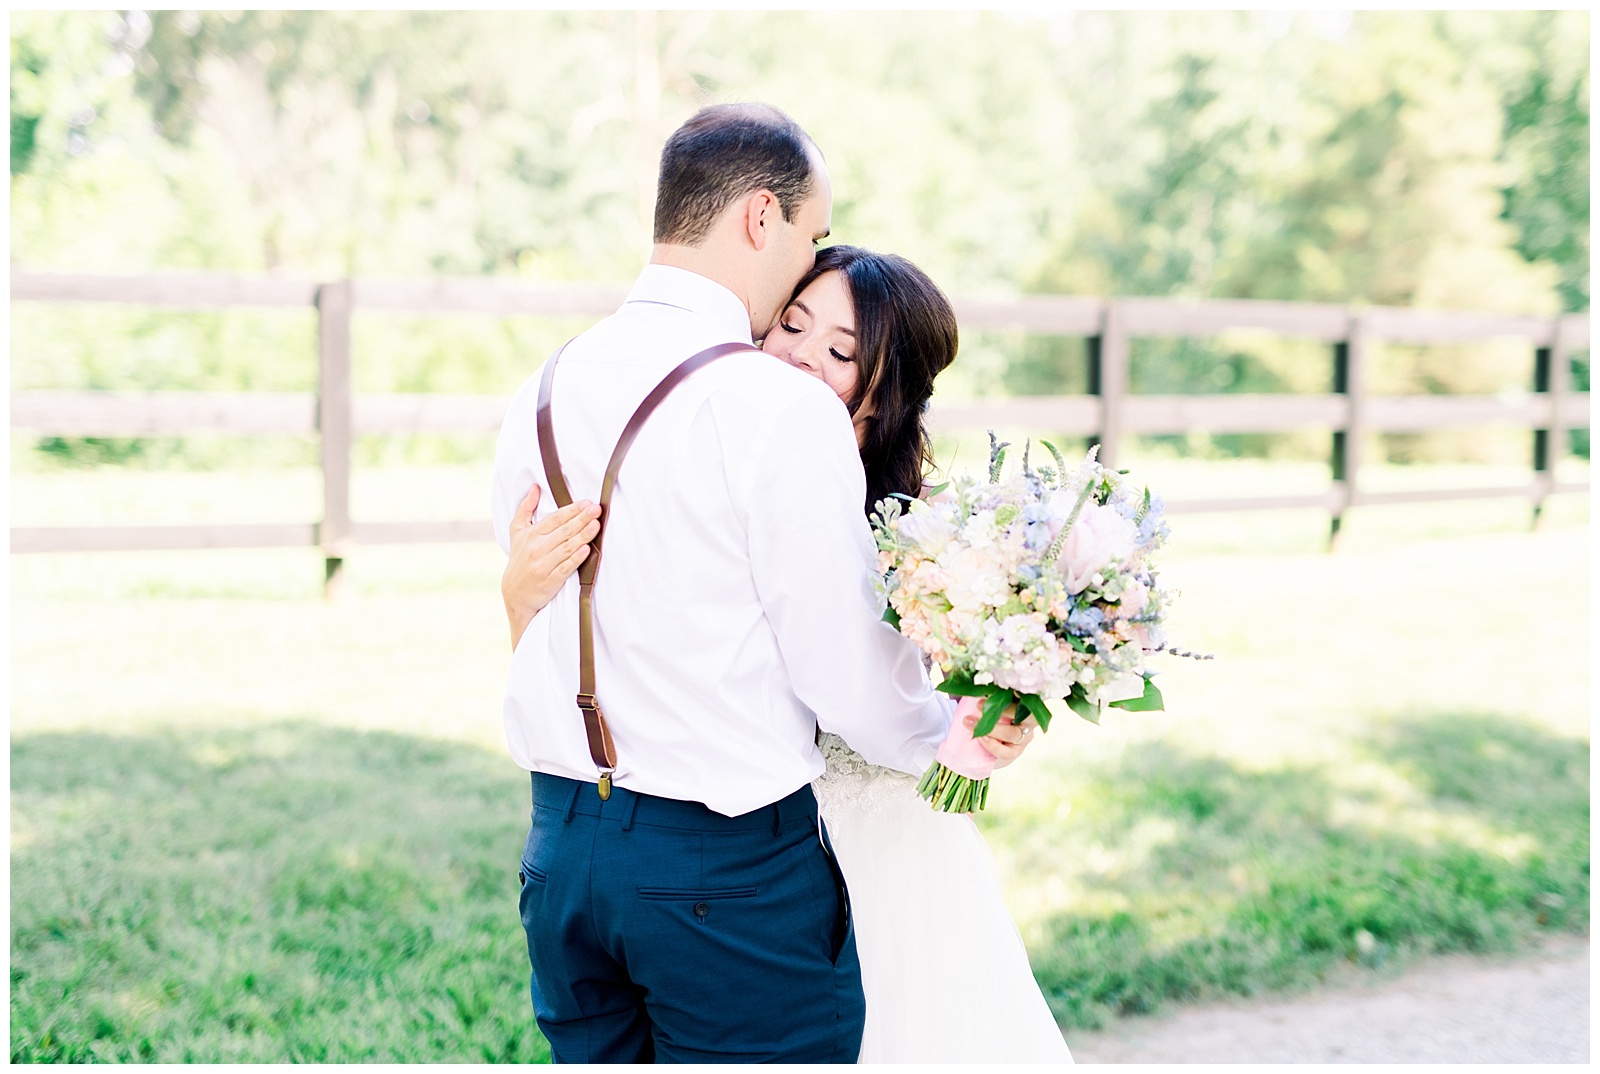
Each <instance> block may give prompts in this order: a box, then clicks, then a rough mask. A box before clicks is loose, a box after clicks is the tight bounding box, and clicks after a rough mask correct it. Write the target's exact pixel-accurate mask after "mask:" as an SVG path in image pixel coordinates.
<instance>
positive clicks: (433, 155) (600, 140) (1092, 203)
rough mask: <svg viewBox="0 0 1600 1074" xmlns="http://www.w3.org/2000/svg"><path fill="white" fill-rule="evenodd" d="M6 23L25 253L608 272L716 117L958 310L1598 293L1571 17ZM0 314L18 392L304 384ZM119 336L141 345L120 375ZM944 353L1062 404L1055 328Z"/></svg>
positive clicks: (1448, 375) (1414, 362)
mask: <svg viewBox="0 0 1600 1074" xmlns="http://www.w3.org/2000/svg"><path fill="white" fill-rule="evenodd" d="M11 26H12V37H11V147H12V153H11V168H12V175H11V198H12V245H11V263H12V265H13V267H16V268H27V269H44V270H62V271H116V272H138V271H145V270H152V269H179V268H183V269H223V270H236V271H269V272H280V273H285V274H290V275H296V276H315V277H320V278H331V277H336V276H340V275H344V274H365V275H397V274H424V273H450V274H479V273H489V274H501V275H516V276H524V277H528V278H533V279H541V280H609V281H617V282H622V281H626V280H627V279H629V278H630V277H631V275H632V274H633V273H634V272H635V271H636V270H637V268H638V267H639V265H640V264H642V263H643V261H644V259H645V257H646V255H647V253H648V247H649V220H650V216H651V209H652V201H653V185H654V179H655V165H656V156H657V153H658V152H659V146H660V143H661V141H662V140H663V139H664V138H665V136H666V135H667V134H668V133H669V132H670V131H671V130H672V129H673V127H675V126H676V125H677V124H678V123H679V122H681V121H682V119H684V118H685V117H686V116H687V115H689V114H690V113H691V112H692V111H693V110H694V109H695V108H696V107H698V106H700V105H701V104H703V103H706V102H709V101H716V100H733V99H760V100H767V101H771V102H773V103H776V104H778V105H779V106H781V107H783V108H785V109H786V110H788V111H789V112H790V113H791V114H793V115H794V116H795V117H796V118H797V119H798V120H799V121H800V122H801V123H802V124H803V125H804V126H806V128H807V129H808V130H810V131H811V132H812V133H813V134H814V135H815V137H816V138H817V140H818V142H819V143H820V144H821V146H822V147H823V149H824V152H825V153H826V155H827V157H828V160H829V164H830V168H831V170H832V173H833V179H834V186H835V191H836V199H837V201H836V208H835V218H834V223H835V226H834V234H835V236H837V237H838V239H839V240H841V241H847V242H856V243H860V244H863V245H868V246H874V247H879V248H883V249H889V250H894V251H896V252H899V253H903V254H905V255H906V256H908V257H911V258H912V259H913V260H915V261H917V262H918V263H919V264H921V265H922V266H923V267H925V268H926V269H927V270H928V271H929V272H930V273H931V274H932V275H933V276H934V277H935V279H937V280H938V281H939V282H940V283H941V284H942V285H943V286H944V287H945V288H946V289H947V290H948V291H950V292H951V293H954V294H976V293H986V292H987V293H1005V292H1018V291H1050V292H1078V293H1115V294H1139V295H1182V296H1194V297H1213V298H1217V297H1242V298H1276V299H1302V300H1316V301H1330V302H1352V301H1353V302H1372V303H1383V304H1395V305H1421V306H1432V307H1445V308H1451V307H1454V308H1474V309H1493V310H1504V311H1508V312H1509V311H1515V312H1525V313H1542V314H1549V313H1555V312H1557V311H1560V310H1569V311H1576V310H1587V309H1588V305H1589V277H1588V260H1589V246H1588V243H1589V239H1588V236H1589V200H1588V191H1589V171H1588V160H1589V113H1588V87H1589V66H1588V41H1589V21H1588V15H1587V13H1585V12H1579V11H1565V12H1532V11H1528V12H1498V13H1487V12H1485V13H1476V12H1417V13H1358V14H1354V15H1351V14H1348V13H1346V14H1338V13H1328V14H1314V13H1300V14H1294V13H1240V12H1232V13H1230V12H1212V13H1172V14H1166V13H1153V12H1137V13H1135V12H1127V13H1079V14H1062V15H1049V16H1046V15H1023V14H1003V13H916V14H910V13H898V14H871V15H865V14H861V15H858V14H846V13H733V12H723V13H706V12H613V13H605V12H588V13H571V12H531V13H530V12H525V13H515V14H513V13H441V12H335V11H325V12H281V11H280V12H272V11H258V12H218V11H205V12H173V11H164V12H142V11H128V12H123V13H120V14H113V13H98V14H96V13H57V12H51V13H40V12H35V13H18V14H16V15H15V16H14V17H13V19H12V23H11ZM230 316H233V315H230ZM234 319H235V320H236V319H237V318H236V317H235V318H234ZM18 320H19V323H18V325H17V327H15V328H14V329H13V344H14V354H15V355H16V357H15V358H14V372H13V383H14V386H17V387H46V386H59V387H64V386H99V387H147V388H154V387H202V386H207V387H222V386H228V385H232V386H239V387H243V386H249V385H255V386H261V387H264V386H268V385H271V386H282V387H289V386H295V387H303V386H307V385H308V384H309V380H310V376H311V368H312V367H311V366H310V364H309V360H308V359H307V357H306V355H305V354H301V353H300V352H299V351H295V350H294V347H288V349H287V350H285V343H284V332H285V331H291V334H293V333H294V332H300V331H301V329H299V328H294V329H292V330H285V329H282V328H279V329H269V328H266V327H263V326H262V325H260V324H257V323H256V322H250V323H251V324H252V325H255V327H252V328H250V329H249V330H244V331H242V332H241V331H234V332H233V334H232V335H231V336H230V333H229V330H227V329H226V328H225V327H224V326H222V325H221V323H220V321H219V320H218V319H217V318H211V319H209V320H208V319H207V318H204V317H191V318H187V319H184V318H176V319H175V318H174V315H171V314H165V315H159V316H157V315H147V314H141V313H137V312H133V311H119V312H115V313H105V314H103V315H102V314H99V313H97V314H94V315H92V316H87V317H84V316H79V311H74V312H73V313H72V315H71V316H70V317H63V316H62V315H61V313H60V311H55V312H53V313H52V312H46V311H37V312H34V311H22V315H21V316H20V317H19V318H18ZM106 333H113V334H116V335H117V336H119V338H127V339H130V340H137V339H139V338H146V339H149V340H155V341H156V342H151V343H150V344H149V345H148V346H147V347H146V350H145V352H144V354H145V357H144V358H143V359H139V358H136V357H131V355H133V354H134V353H135V352H136V351H137V350H138V347H137V345H136V344H135V343H130V344H128V346H127V347H124V348H123V349H122V351H120V352H118V353H119V354H120V355H121V357H117V358H111V357H107V354H106V348H105V347H104V346H103V344H104V336H105V334H106ZM379 335H382V333H379ZM225 337H226V338H225ZM402 337H403V338H402ZM529 339H530V337H528V336H527V334H526V333H523V334H522V335H518V334H517V333H515V332H511V333H509V334H508V333H506V332H496V331H483V330H471V331H465V332H459V331H456V329H455V328H454V327H453V326H452V325H450V324H446V323H445V322H443V321H438V320H435V321H430V322H426V323H422V324H418V325H415V326H410V327H409V328H408V329H407V330H406V332H404V333H401V334H395V333H391V334H389V335H384V336H383V337H382V338H381V339H378V338H377V337H374V339H373V341H372V343H373V345H372V346H369V347H367V348H366V350H367V351H368V352H369V353H364V354H363V356H362V361H363V362H365V363H367V370H366V373H365V374H364V375H365V376H367V377H368V378H369V380H368V383H369V384H370V385H377V384H380V383H381V385H383V386H386V387H395V386H405V387H408V388H411V389H415V390H443V389H444V388H445V387H446V386H448V387H449V388H450V389H451V390H479V391H505V390H509V389H510V388H512V387H513V386H514V385H515V384H516V383H518V382H519V381H520V380H521V378H522V377H523V376H525V375H526V373H527V372H528V370H529V369H531V368H532V367H533V366H534V365H536V364H537V362H538V360H539V358H540V357H542V355H540V354H528V353H524V350H525V348H526V347H528V346H532V345H533V344H531V343H530V342H529ZM965 342H966V344H967V346H966V348H965V353H964V355H963V359H964V360H963V362H961V363H958V366H957V367H956V368H955V369H953V370H952V371H951V374H950V375H949V376H948V378H947V379H948V380H949V381H950V384H948V385H946V386H945V390H946V391H948V392H950V393H953V394H967V395H983V394H989V393H1028V392H1055V391H1074V390H1081V387H1082V384H1081V375H1082V374H1081V343H1080V342H1079V341H1073V340H1059V339H1050V338H1047V337H1030V338H1026V339H1024V338H1021V337H1016V338H1002V337H1001V336H999V335H997V334H987V335H986V334H979V333H972V334H971V337H970V338H969V339H968V340H966V341H965ZM22 344H26V345H22ZM539 345H541V346H542V343H541V344H539ZM129 348H132V349H131V350H130V349H129ZM301 350H304V348H303V347H302V348H301ZM223 351H226V352H227V353H225V354H224V353H222V352H223ZM201 352H206V353H210V354H211V355H212V357H211V358H209V359H206V358H195V357H192V356H191V357H189V358H184V357H182V355H184V354H190V355H193V354H200V353H201ZM290 352H294V354H293V355H291V353H290ZM296 355H297V356H296ZM1384 361H1385V362H1386V363H1387V364H1386V365H1384V367H1383V368H1381V369H1379V370H1377V371H1376V373H1375V375H1376V376H1377V377H1378V378H1379V379H1380V380H1382V381H1383V382H1384V383H1386V384H1389V385H1391V387H1392V388H1393V390H1421V391H1429V390H1441V391H1442V390H1454V391H1463V390H1467V391H1476V390H1485V391H1494V390H1502V389H1505V388H1507V387H1512V386H1517V385H1520V384H1521V382H1522V381H1523V380H1524V379H1525V372H1524V371H1523V370H1522V366H1523V365H1524V364H1525V361H1524V359H1523V358H1519V357H1516V356H1511V355H1508V354H1506V353H1502V352H1499V351H1496V350H1495V349H1494V348H1492V347H1491V348H1476V349H1466V348H1432V349H1430V350H1429V351H1428V352H1427V353H1426V354H1424V353H1421V352H1417V353H1407V352H1404V351H1403V350H1395V351H1394V352H1393V353H1390V354H1388V355H1387V357H1386V358H1385V359H1384ZM208 363H209V365H208ZM1326 366H1327V362H1326V356H1325V355H1323V354H1322V352H1321V351H1320V350H1318V349H1316V348H1312V349H1311V350H1307V349H1306V348H1302V347H1297V346H1296V345H1294V344H1293V343H1292V342H1290V343H1288V344H1285V343H1283V342H1281V341H1259V340H1258V341H1250V340H1242V341H1241V340H1200V341H1171V342H1164V341H1145V342H1143V343H1141V344H1140V350H1139V351H1138V352H1137V353H1136V355H1135V368H1134V376H1135V388H1136V390H1145V391H1217V390H1223V391H1285V390H1287V391H1321V390H1325V388H1326V382H1327V368H1326ZM273 369H276V370H278V372H277V373H274V372H272V370H273ZM207 370H209V373H208V372H207ZM462 370H467V371H468V372H467V373H466V374H463V373H462ZM1577 372H1578V373H1579V375H1580V377H1583V378H1586V377H1587V365H1586V363H1585V364H1584V365H1583V366H1582V368H1580V369H1579V370H1577ZM463 377H464V378H465V379H464V380H463ZM1585 382H1586V380H1585ZM1243 445H1244V441H1241V440H1239V438H1235V439H1234V441H1233V442H1232V446H1231V447H1228V448H1227V450H1230V451H1233V450H1241V449H1244V447H1243ZM1225 446H1226V445H1225Z"/></svg>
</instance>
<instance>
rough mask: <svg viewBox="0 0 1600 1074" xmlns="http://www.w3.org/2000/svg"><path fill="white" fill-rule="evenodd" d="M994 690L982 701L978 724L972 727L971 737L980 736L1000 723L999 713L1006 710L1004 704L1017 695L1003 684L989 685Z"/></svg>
mask: <svg viewBox="0 0 1600 1074" xmlns="http://www.w3.org/2000/svg"><path fill="white" fill-rule="evenodd" d="M990 689H992V690H993V691H994V692H993V693H992V694H990V695H989V699H988V700H987V701H985V702H984V703H983V715H982V716H980V717H978V726H976V727H974V728H973V729H972V737H973V738H982V737H983V736H984V735H987V734H988V733H989V732H990V731H993V730H994V729H995V727H996V726H997V725H998V724H999V723H1000V717H1001V715H1002V714H1003V713H1004V712H1005V711H1006V706H1007V705H1009V704H1011V703H1012V702H1013V701H1015V700H1016V699H1017V695H1016V694H1014V693H1012V692H1011V691H1010V690H1007V689H1006V688H1005V687H1003V686H994V687H990Z"/></svg>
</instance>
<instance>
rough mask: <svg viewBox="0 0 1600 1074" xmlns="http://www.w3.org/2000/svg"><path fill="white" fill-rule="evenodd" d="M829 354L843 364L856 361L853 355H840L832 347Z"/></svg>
mask: <svg viewBox="0 0 1600 1074" xmlns="http://www.w3.org/2000/svg"><path fill="white" fill-rule="evenodd" d="M828 353H829V354H831V355H833V356H834V357H835V358H837V359H838V360H839V361H841V362H853V361H855V360H856V359H855V355H853V354H840V353H839V352H838V351H836V350H834V349H833V348H832V347H829V348H828Z"/></svg>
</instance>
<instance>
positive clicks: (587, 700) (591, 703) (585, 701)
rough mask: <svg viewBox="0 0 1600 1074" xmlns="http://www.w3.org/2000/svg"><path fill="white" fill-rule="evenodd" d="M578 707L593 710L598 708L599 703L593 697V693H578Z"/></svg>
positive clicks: (586, 710) (588, 710)
mask: <svg viewBox="0 0 1600 1074" xmlns="http://www.w3.org/2000/svg"><path fill="white" fill-rule="evenodd" d="M578 707H579V708H580V709H583V710H584V711H585V712H595V711H597V710H598V709H599V708H600V703H599V702H598V701H596V700H595V699H594V695H593V694H584V693H580V694H579V695H578Z"/></svg>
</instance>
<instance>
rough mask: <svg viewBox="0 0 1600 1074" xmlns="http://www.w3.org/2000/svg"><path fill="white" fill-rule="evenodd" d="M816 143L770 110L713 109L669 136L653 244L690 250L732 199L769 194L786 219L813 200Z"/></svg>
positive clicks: (716, 106) (659, 184)
mask: <svg viewBox="0 0 1600 1074" xmlns="http://www.w3.org/2000/svg"><path fill="white" fill-rule="evenodd" d="M814 145H815V143H814V142H812V141H811V136H810V135H808V134H806V132H805V131H804V130H802V129H801V128H800V124H798V123H796V122H795V121H794V120H792V119H790V118H789V117H788V116H786V115H784V114H783V113H782V112H780V111H778V110H777V109H776V108H773V107H772V106H771V105H767V104H714V105H711V106H710V107H709V108H702V109H700V111H698V112H696V113H695V114H694V115H693V116H691V117H689V120H688V122H686V123H684V125H683V126H681V127H679V128H678V129H677V130H675V131H673V132H672V137H670V138H668V139H667V145H666V148H665V149H663V150H662V151H661V175H660V178H659V180H658V181H657V183H656V225H655V241H656V242H670V243H675V244H678V245H682V246H693V245H696V244H697V243H699V242H701V241H702V240H704V239H705V237H706V235H708V234H709V233H710V231H711V225H712V224H714V223H715V222H716V219H717V217H718V216H720V215H721V214H722V210H724V209H726V208H727V207H728V206H729V204H731V203H732V202H733V201H734V200H735V199H737V198H741V197H744V196H745V195H746V194H751V193H754V192H755V191H757V190H770V191H772V193H773V195H774V196H775V197H776V198H777V199H778V207H779V208H780V209H782V210H783V218H784V219H785V220H788V221H793V220H794V214H795V211H796V210H797V209H799V207H800V203H801V202H803V201H805V199H806V197H807V196H808V195H810V193H811V188H812V186H813V183H812V169H811V157H810V154H809V152H808V150H807V147H808V146H814Z"/></svg>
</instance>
